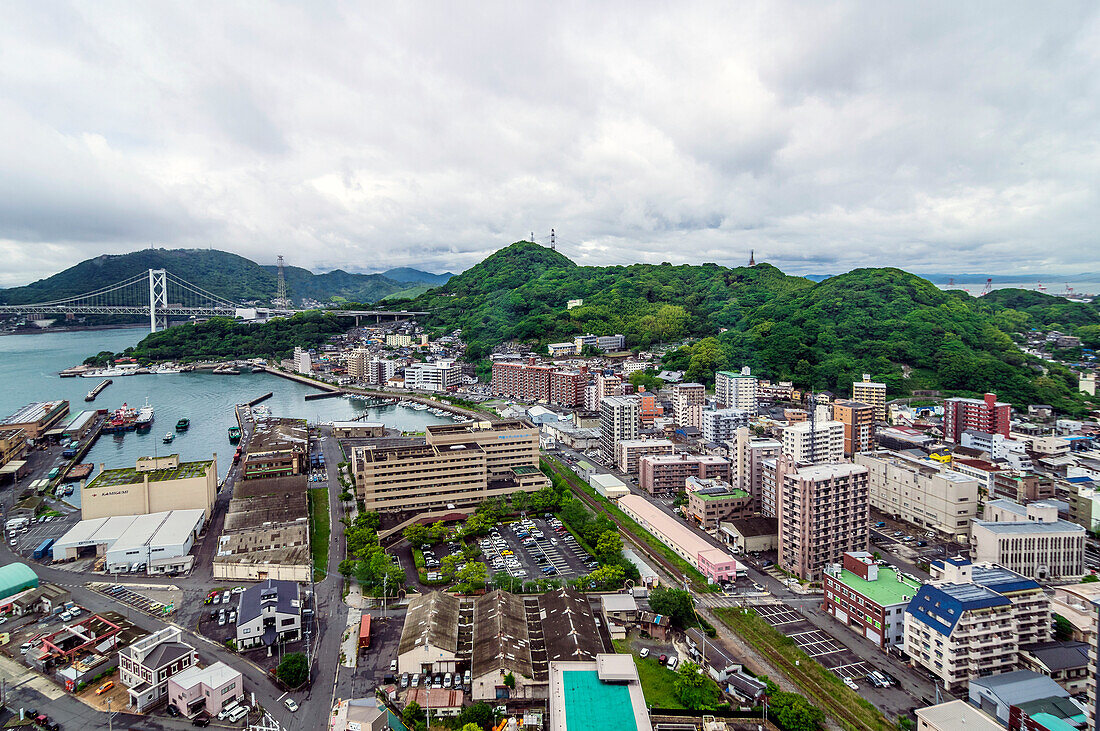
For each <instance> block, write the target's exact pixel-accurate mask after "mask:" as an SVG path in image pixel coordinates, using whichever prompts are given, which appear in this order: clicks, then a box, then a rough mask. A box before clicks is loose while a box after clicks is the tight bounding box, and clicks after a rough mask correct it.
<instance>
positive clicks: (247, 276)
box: [0, 249, 434, 305]
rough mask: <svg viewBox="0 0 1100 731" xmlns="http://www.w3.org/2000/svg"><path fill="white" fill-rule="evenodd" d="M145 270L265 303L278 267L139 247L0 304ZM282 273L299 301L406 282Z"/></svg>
mask: <svg viewBox="0 0 1100 731" xmlns="http://www.w3.org/2000/svg"><path fill="white" fill-rule="evenodd" d="M149 269H167V270H168V271H169V272H171V273H172V274H174V275H176V276H177V277H180V278H181V279H184V280H186V281H188V282H190V283H192V284H195V285H198V286H199V287H202V288H203V289H206V290H208V291H210V292H212V293H214V294H216V295H219V296H221V297H225V298H226V299H229V300H232V301H234V302H245V301H251V300H258V301H260V302H269V301H270V300H271V298H272V297H274V296H275V292H276V280H277V268H276V267H275V266H273V265H271V266H261V265H260V264H257V263H256V262H254V261H252V260H250V259H246V258H244V257H243V256H237V255H236V254H230V253H228V252H225V251H217V250H206V249H143V250H141V251H135V252H132V253H129V254H120V255H104V256H97V257H96V258H94V259H88V260H86V261H82V262H80V263H79V264H76V265H75V266H72V267H69V268H68V269H66V270H65V271H63V272H59V273H58V274H55V275H53V276H52V277H47V278H46V279H42V280H39V281H37V282H34V283H33V284H28V285H26V286H24V287H13V288H11V289H2V290H0V303H2V304H15V305H18V304H27V303H31V302H48V301H51V300H56V299H62V298H64V297H71V296H73V295H78V294H83V293H85V292H91V291H94V290H96V289H99V288H100V287H103V286H106V285H110V284H114V283H116V282H121V281H124V280H126V279H128V278H130V277H132V276H135V275H137V274H143V273H145V272H146V271H147V270H149ZM285 272H286V280H287V291H288V293H289V295H290V297H291V298H292V299H293V300H295V301H298V302H300V301H301V300H302V299H303V298H311V299H315V300H318V301H320V302H328V301H330V300H331V299H332V298H333V297H343V298H344V299H347V300H351V301H356V302H376V301H378V300H380V299H382V298H383V297H386V296H387V295H390V294H394V293H396V292H401V291H404V290H407V289H408V288H409V287H410V284H409V283H408V282H404V281H400V282H399V281H396V280H393V279H390V278H388V277H385V276H383V275H381V274H351V273H349V272H345V271H341V270H336V271H332V272H327V273H325V274H314V273H313V272H311V271H309V270H308V269H302V268H300V267H286V270H285ZM433 276H434V275H433Z"/></svg>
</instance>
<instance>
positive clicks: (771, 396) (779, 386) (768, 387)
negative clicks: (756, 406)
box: [756, 381, 794, 401]
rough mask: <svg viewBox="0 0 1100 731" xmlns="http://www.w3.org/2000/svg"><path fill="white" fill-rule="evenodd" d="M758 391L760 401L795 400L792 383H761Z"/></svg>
mask: <svg viewBox="0 0 1100 731" xmlns="http://www.w3.org/2000/svg"><path fill="white" fill-rule="evenodd" d="M756 389H757V393H756V396H757V399H758V400H760V401H790V400H791V399H792V398H794V383H793V382H791V381H777V382H776V383H772V382H771V381H760V382H759V384H757V387H756Z"/></svg>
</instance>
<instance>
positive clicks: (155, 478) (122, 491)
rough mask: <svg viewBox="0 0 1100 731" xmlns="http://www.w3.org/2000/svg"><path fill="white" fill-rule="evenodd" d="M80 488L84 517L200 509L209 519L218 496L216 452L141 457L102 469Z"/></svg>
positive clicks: (92, 517) (87, 518) (91, 518)
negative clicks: (204, 456)
mask: <svg viewBox="0 0 1100 731" xmlns="http://www.w3.org/2000/svg"><path fill="white" fill-rule="evenodd" d="M100 470H101V471H100V473H99V474H98V475H96V476H95V477H94V478H93V479H92V481H91V482H89V483H88V484H87V485H85V486H84V487H83V488H82V489H81V491H80V517H81V518H83V519H84V520H93V519H95V518H110V517H115V516H120V515H143V514H147V513H162V512H165V511H168V510H201V511H203V516H204V517H205V519H206V520H209V519H210V515H211V512H212V510H213V508H214V501H215V500H216V499H217V496H218V461H217V455H214V457H213V458H211V459H208V460H200V461H196V462H181V461H180V456H179V455H178V454H170V455H168V456H166V457H142V458H141V459H139V460H138V461H137V463H136V464H135V466H134V467H133V468H130V467H124V468H119V469H111V470H108V469H103V466H102V465H101V466H100Z"/></svg>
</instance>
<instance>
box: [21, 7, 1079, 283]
mask: <svg viewBox="0 0 1100 731" xmlns="http://www.w3.org/2000/svg"><path fill="white" fill-rule="evenodd" d="M1098 40H1100V19H1098V11H1097V9H1096V8H1095V7H1094V6H1093V5H1092V4H1090V3H1084V2H1081V3H1065V4H1062V5H1060V6H1059V8H1058V12H1050V8H1045V7H1040V6H1034V5H1031V4H1017V3H1007V4H1006V3H995V4H994V3H972V4H963V5H961V6H960V5H958V4H952V3H932V4H924V5H920V6H903V7H896V6H890V5H882V4H876V3H869V2H868V3H846V2H839V3H833V4H829V5H817V4H784V3H757V4H752V3H750V4H739V5H735V6H731V5H729V4H722V3H716V4H713V5H696V6H691V7H690V8H687V9H685V8H682V7H678V6H662V5H656V4H645V3H641V4H639V3H621V4H617V5H616V4H599V5H598V6H589V5H580V4H556V5H554V6H552V7H551V6H545V7H534V6H517V5H514V4H496V5H494V4H480V5H476V6H461V5H455V4H447V3H438V4H434V5H426V4H419V5H415V6H410V5H403V4H393V6H392V7H389V6H378V5H374V6H370V5H368V6H356V5H345V4H328V3H310V4H308V5H301V6H296V5H271V4H244V3H241V4H225V3H198V4H195V3H186V4H185V3H175V4H169V3H155V4H149V3H145V4H134V3H94V4H82V5H77V6H75V7H73V6H63V5H58V4H43V3H31V2H27V3H24V4H23V5H22V6H15V5H9V6H8V7H7V8H6V9H5V23H4V24H3V26H2V27H0V64H3V68H4V69H5V73H4V74H3V75H0V256H3V257H4V261H5V262H6V266H5V267H3V268H0V286H4V285H14V284H18V283H22V282H26V281H29V280H31V279H34V278H37V277H40V276H45V275H48V274H50V273H52V272H55V271H58V270H60V269H62V268H65V267H66V266H68V265H71V264H72V263H75V262H76V261H79V260H80V259H83V258H87V257H91V256H95V255H98V254H100V253H104V252H119V251H127V250H132V249H136V248H142V247H145V246H148V245H150V244H156V245H161V246H169V247H173V246H181V247H184V246H199V247H206V246H213V247H217V248H223V249H227V250H231V251H235V252H237V253H240V254H243V255H245V256H249V257H251V258H254V259H257V260H259V261H263V262H267V261H270V260H272V259H273V258H274V255H275V254H276V253H283V254H284V255H286V256H287V259H288V261H289V262H290V263H292V264H295V265H300V266H307V267H311V268H314V269H324V268H333V267H341V268H345V269H349V270H363V271H371V270H378V269H384V268H387V267H389V266H406V265H407V266H415V267H420V268H424V269H431V270H436V271H442V270H444V269H450V270H460V269H463V268H465V267H467V266H469V265H471V264H473V263H475V262H476V261H478V260H479V259H481V258H482V257H483V256H485V255H486V254H488V253H489V252H491V251H492V250H494V249H496V248H499V247H500V246H502V245H505V244H507V243H510V242H511V241H514V240H517V239H519V238H524V237H526V236H527V234H528V232H529V231H534V232H535V233H536V235H537V236H538V237H540V238H544V237H545V236H546V235H547V234H548V232H549V229H550V228H551V227H553V228H555V229H556V230H557V232H558V234H559V237H560V241H561V247H560V248H561V249H562V251H563V252H565V253H566V254H568V255H569V256H571V257H572V258H573V259H575V260H576V261H578V262H580V263H586V264H605V263H612V264H622V263H629V262H633V261H654V262H659V261H674V262H701V261H717V262H720V263H725V264H739V263H742V262H743V261H744V260H745V259H746V257H747V252H748V250H749V249H755V250H756V252H757V258H758V260H760V259H764V260H767V261H770V262H773V263H775V264H777V265H779V266H780V267H781V268H784V269H785V270H787V271H790V272H792V273H806V272H831V271H840V270H844V269H847V268H850V267H854V266H869V265H899V266H903V267H905V268H909V269H912V270H915V271H947V272H954V271H958V272H963V271H975V270H982V271H990V270H992V271H996V272H1004V273H1010V272H1012V271H1014V270H1015V271H1023V270H1035V269H1045V270H1048V271H1057V272H1065V273H1072V272H1075V271H1083V270H1089V269H1091V270H1094V271H1096V270H1100V253H1098V252H1100V247H1097V246H1096V245H1095V242H1094V238H1095V235H1096V234H1095V231H1096V230H1097V229H1098V228H1100V226H1098V224H1100V213H1098V211H1100V187H1098V186H1100V182H1098V181H1100V169H1098V168H1100V154H1098V153H1100V149H1098V147H1100V143H1098V142H1097V140H1096V136H1095V130H1096V129H1098V128H1100V114H1098V104H1100V101H1098V100H1100V94H1098V92H1100V88H1098V87H1100V73H1097V72H1098V71H1100V68H1098V67H1100V51H1098V49H1100V43H1098Z"/></svg>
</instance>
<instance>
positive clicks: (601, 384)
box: [595, 371, 623, 400]
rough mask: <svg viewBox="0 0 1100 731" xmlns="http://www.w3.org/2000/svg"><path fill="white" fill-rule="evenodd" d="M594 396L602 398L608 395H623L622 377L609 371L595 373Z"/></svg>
mask: <svg viewBox="0 0 1100 731" xmlns="http://www.w3.org/2000/svg"><path fill="white" fill-rule="evenodd" d="M595 380H596V396H597V397H598V398H599V399H600V400H603V399H605V398H608V397H609V396H622V395H623V379H622V377H621V376H618V375H616V374H614V373H612V372H610V371H600V372H599V373H597V374H596V379H595Z"/></svg>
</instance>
